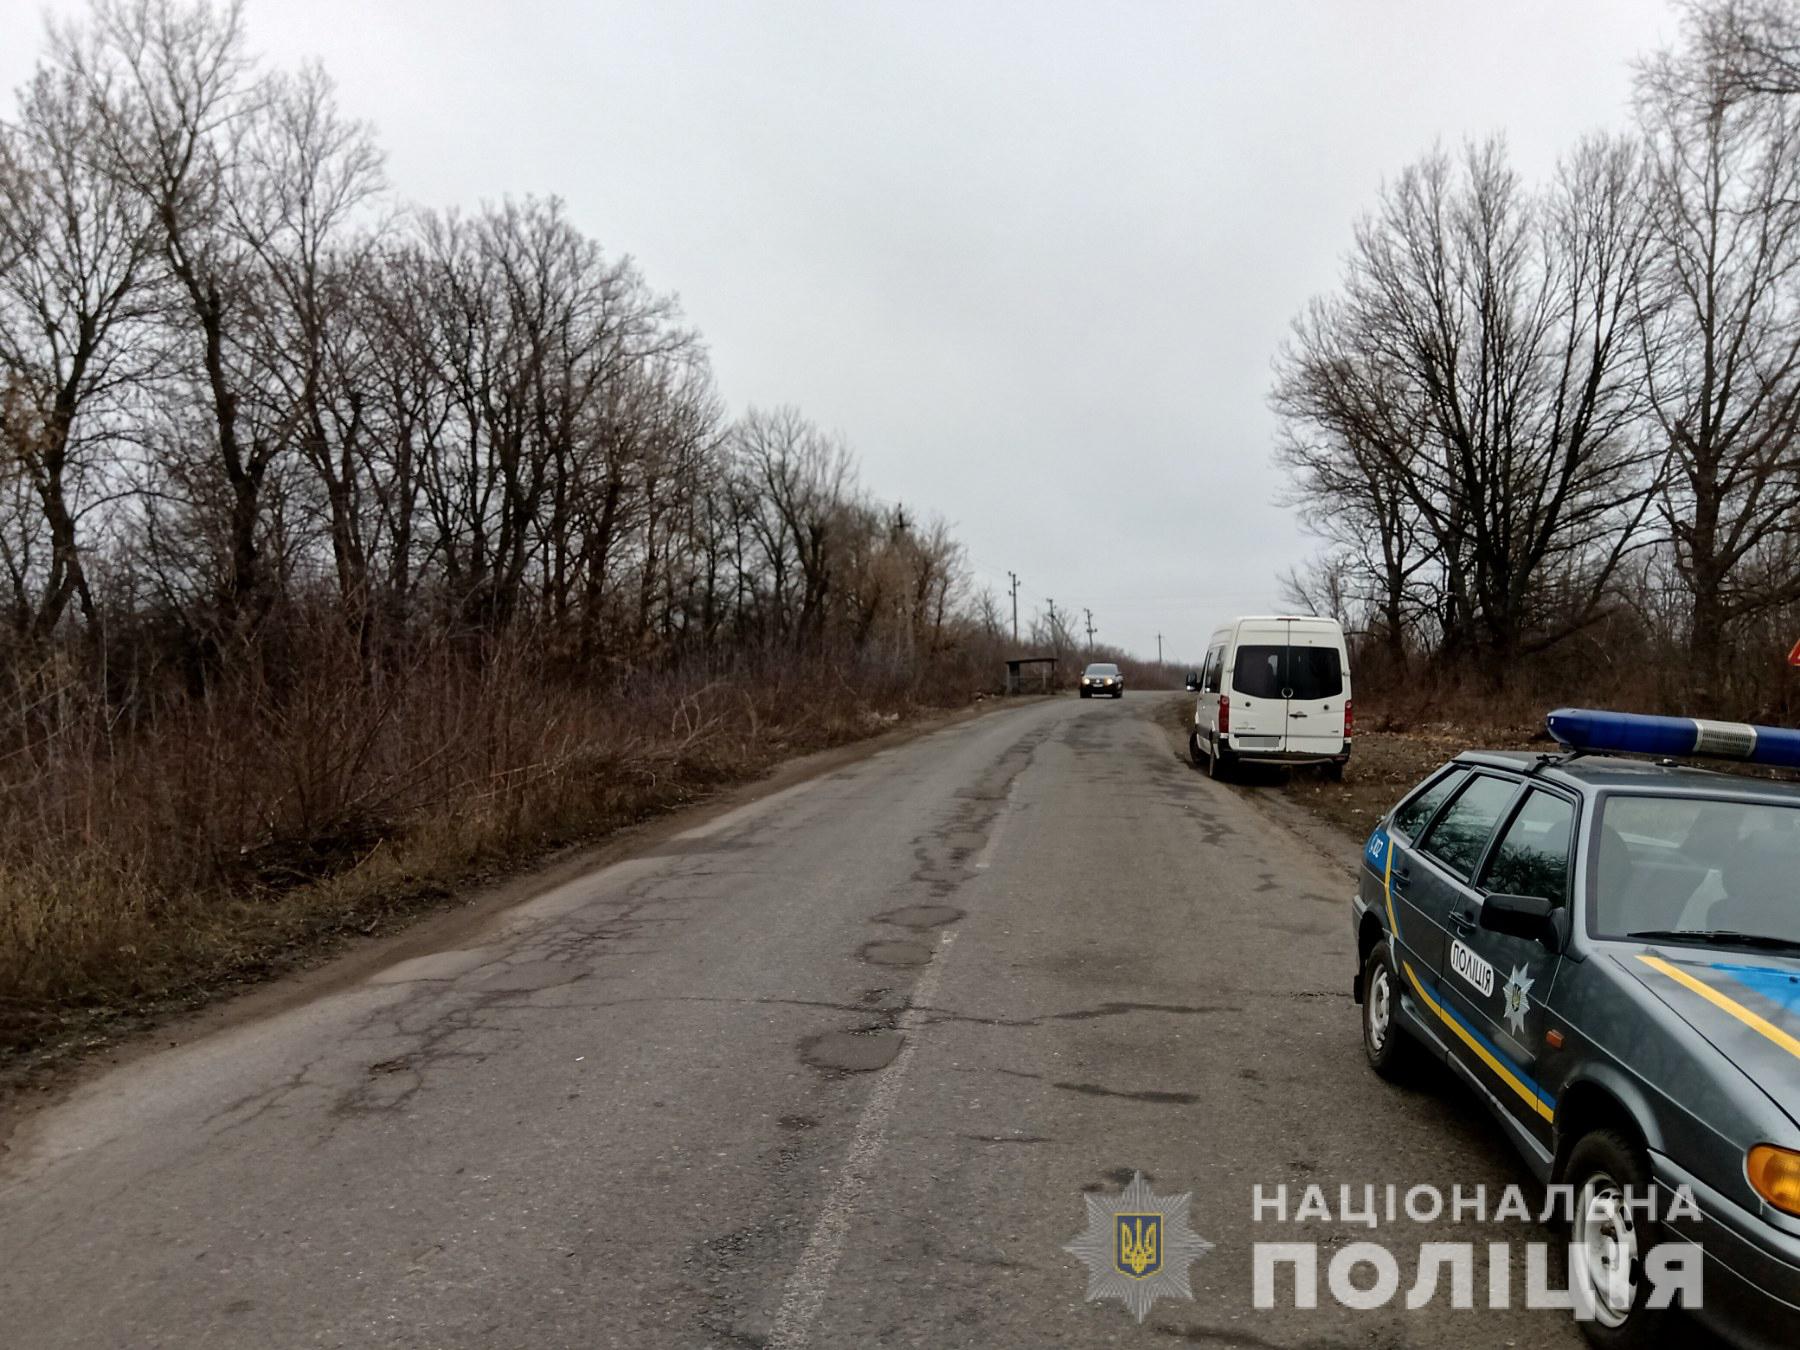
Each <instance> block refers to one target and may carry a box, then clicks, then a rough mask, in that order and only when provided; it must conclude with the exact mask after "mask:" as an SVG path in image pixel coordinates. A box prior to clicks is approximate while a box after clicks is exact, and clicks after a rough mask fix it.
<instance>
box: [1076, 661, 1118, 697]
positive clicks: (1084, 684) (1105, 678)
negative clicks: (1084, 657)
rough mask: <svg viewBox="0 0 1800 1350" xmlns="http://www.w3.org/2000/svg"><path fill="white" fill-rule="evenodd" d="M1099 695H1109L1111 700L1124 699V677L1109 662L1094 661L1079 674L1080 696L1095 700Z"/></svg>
mask: <svg viewBox="0 0 1800 1350" xmlns="http://www.w3.org/2000/svg"><path fill="white" fill-rule="evenodd" d="M1101 694H1110V695H1111V696H1112V697H1113V698H1124V697H1125V676H1124V675H1123V674H1121V673H1120V671H1119V668H1118V667H1117V666H1115V665H1112V664H1111V663H1109V662H1104V661H1096V662H1095V663H1094V664H1093V665H1091V666H1089V667H1088V668H1087V669H1086V670H1084V671H1082V672H1081V696H1082V697H1083V698H1097V697H1099V696H1100V695H1101Z"/></svg>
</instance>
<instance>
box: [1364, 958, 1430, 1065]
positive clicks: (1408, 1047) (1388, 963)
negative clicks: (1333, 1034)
mask: <svg viewBox="0 0 1800 1350" xmlns="http://www.w3.org/2000/svg"><path fill="white" fill-rule="evenodd" d="M1362 1042H1363V1055H1364V1057H1365V1058H1367V1059H1368V1061H1369V1067H1370V1068H1371V1069H1373V1070H1375V1072H1376V1073H1378V1074H1380V1075H1381V1076H1382V1077H1383V1078H1385V1079H1387V1080H1388V1081H1389V1082H1390V1083H1396V1082H1401V1081H1403V1080H1404V1079H1405V1078H1406V1077H1407V1075H1408V1074H1409V1073H1411V1072H1412V1070H1413V1068H1414V1067H1415V1066H1416V1065H1417V1063H1418V1054H1419V1046H1418V1043H1417V1042H1416V1041H1414V1040H1413V1038H1412V1037H1411V1036H1410V1035H1408V1034H1407V1032H1406V1030H1405V1029H1404V1028H1403V1027H1402V1026H1401V1025H1400V972H1399V971H1398V970H1396V969H1395V968H1394V957H1393V953H1391V952H1390V951H1389V950H1388V945H1387V942H1386V940H1385V939H1384V940H1382V941H1381V942H1378V943H1376V944H1375V949H1374V950H1373V951H1371V952H1370V953H1369V959H1368V960H1367V961H1365V962H1364V963H1363V1000H1362Z"/></svg>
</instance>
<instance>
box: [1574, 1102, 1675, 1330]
mask: <svg viewBox="0 0 1800 1350" xmlns="http://www.w3.org/2000/svg"><path fill="white" fill-rule="evenodd" d="M1564 1179H1565V1180H1566V1181H1567V1182H1568V1183H1569V1185H1570V1187H1571V1188H1572V1192H1573V1194H1574V1197H1575V1212H1574V1214H1573V1215H1572V1216H1571V1218H1572V1223H1571V1231H1570V1239H1569V1260H1570V1270H1569V1284H1570V1287H1571V1288H1574V1287H1575V1286H1576V1285H1577V1283H1579V1284H1580V1285H1581V1287H1582V1288H1583V1289H1584V1290H1585V1291H1586V1295H1585V1300H1584V1301H1585V1302H1587V1303H1588V1304H1589V1305H1590V1306H1591V1307H1592V1310H1593V1316H1592V1317H1591V1318H1586V1319H1584V1320H1583V1321H1582V1323H1581V1329H1582V1332H1583V1333H1584V1334H1585V1335H1586V1336H1587V1338H1588V1340H1589V1341H1590V1342H1592V1343H1593V1344H1595V1345H1597V1346H1602V1347H1605V1350H1640V1347H1650V1346H1657V1345H1666V1344H1671V1343H1672V1341H1671V1340H1670V1337H1672V1336H1673V1335H1674V1333H1673V1331H1672V1330H1671V1328H1670V1322H1671V1321H1672V1319H1673V1314H1672V1313H1670V1311H1669V1310H1668V1309H1666V1308H1665V1309H1652V1308H1650V1307H1647V1306H1646V1301H1647V1300H1648V1299H1649V1297H1650V1292H1651V1290H1650V1282H1649V1281H1648V1280H1647V1279H1646V1278H1645V1277H1644V1257H1645V1255H1646V1254H1647V1253H1648V1252H1649V1250H1650V1248H1651V1247H1652V1246H1654V1245H1655V1241H1656V1239H1655V1235H1654V1231H1653V1229H1652V1228H1651V1226H1650V1221H1649V1218H1648V1217H1647V1216H1646V1215H1645V1214H1643V1213H1642V1212H1641V1211H1640V1210H1638V1209H1634V1208H1633V1207H1632V1206H1631V1205H1630V1204H1629V1203H1628V1201H1630V1200H1633V1199H1638V1198H1641V1197H1644V1196H1648V1195H1650V1194H1651V1187H1652V1186H1653V1184H1654V1182H1653V1181H1652V1178H1651V1176H1650V1163H1649V1160H1648V1159H1647V1158H1645V1157H1644V1153H1643V1150H1642V1149H1640V1148H1638V1147H1637V1146H1636V1145H1635V1144H1633V1143H1632V1142H1631V1141H1630V1140H1629V1139H1627V1138H1626V1137H1625V1136H1624V1135H1622V1134H1620V1133H1619V1132H1618V1131H1616V1130H1595V1131H1594V1132H1593V1133H1592V1134H1590V1135H1587V1136H1586V1137H1585V1138H1583V1139H1582V1140H1581V1142H1580V1143H1578V1144H1576V1145H1575V1149H1574V1151H1573V1152H1572V1153H1570V1155H1569V1165H1568V1168H1567V1170H1566V1171H1565V1172H1564Z"/></svg>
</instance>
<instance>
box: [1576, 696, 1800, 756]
mask: <svg viewBox="0 0 1800 1350" xmlns="http://www.w3.org/2000/svg"><path fill="white" fill-rule="evenodd" d="M1544 725H1545V726H1546V727H1547V728H1548V729H1549V732H1550V734H1551V735H1552V736H1554V737H1555V738H1556V739H1557V740H1558V741H1560V742H1561V743H1562V744H1564V745H1566V746H1568V747H1569V748H1570V749H1571V750H1583V751H1594V752H1605V751H1616V752H1621V753H1624V754H1633V755H1708V756H1714V757H1717V758H1720V759H1741V760H1748V761H1749V762H1750V763H1752V764H1775V765H1781V766H1783V767H1785V768H1800V731H1795V730H1793V729H1792V728H1790V727H1758V726H1751V725H1750V724H1749V723H1748V722H1710V721H1704V720H1702V719H1700V718H1695V717H1646V716H1645V715H1643V714H1642V713H1620V712H1599V711H1595V710H1593V709H1590V708H1558V709H1557V710H1556V711H1555V712H1553V713H1551V714H1550V715H1549V716H1548V717H1546V718H1545V719H1544Z"/></svg>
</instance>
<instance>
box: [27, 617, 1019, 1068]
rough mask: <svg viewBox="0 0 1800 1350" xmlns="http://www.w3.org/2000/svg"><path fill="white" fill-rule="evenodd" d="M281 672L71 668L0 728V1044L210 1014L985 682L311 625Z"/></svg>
mask: <svg viewBox="0 0 1800 1350" xmlns="http://www.w3.org/2000/svg"><path fill="white" fill-rule="evenodd" d="M307 633H308V635H309V638H310V641H308V642H305V643H302V644H299V647H298V651H299V652H300V653H302V655H300V656H299V657H298V658H297V659H296V660H295V661H294V662H293V663H292V664H290V665H288V666H285V667H284V668H283V669H282V670H281V671H280V672H279V678H276V677H274V676H273V675H272V674H271V673H269V672H260V673H259V672H257V671H256V668H255V667H254V666H252V667H249V668H248V672H247V671H246V670H245V669H244V668H236V669H234V671H233V672H232V673H231V674H228V675H221V676H218V677H217V678H214V679H212V680H209V681H208V683H207V685H206V687H205V688H204V689H203V690H202V691H200V692H198V693H191V692H189V691H187V690H185V689H179V688H176V689H163V690H159V691H157V692H156V693H154V694H151V693H149V692H147V691H146V692H144V693H143V694H142V697H141V700H140V706H139V707H138V708H137V709H135V710H134V711H133V712H132V713H131V714H130V715H129V716H124V715H122V714H121V712H120V710H119V709H118V708H116V707H112V708H109V707H108V705H107V704H106V703H105V702H104V701H103V700H102V699H100V698H97V697H94V696H92V695H91V694H90V693H88V692H87V691H85V690H84V689H83V687H82V686H81V685H80V684H79V683H77V682H74V681H72V680H71V679H70V678H69V676H70V672H69V670H68V668H67V665H66V663H63V662H60V661H58V660H55V659H50V660H46V661H44V662H42V663H40V664H38V665H36V666H33V667H24V666H16V667H15V668H14V670H13V672H12V676H13V679H12V686H11V689H10V690H9V694H10V697H9V699H8V701H7V704H6V706H5V708H4V710H3V713H0V745H3V746H4V754H3V756H0V1046H5V1045H10V1046H12V1047H14V1048H16V1049H22V1048H29V1047H31V1046H32V1045H34V1044H41V1043H43V1042H45V1041H48V1040H54V1039H56V1038H57V1037H58V1036H59V1035H67V1034H73V1031H72V1029H79V1028H82V1027H89V1026H92V1025H93V1024H94V1022H95V1020H96V1019H97V1018H98V1019H102V1020H103V1019H105V1018H107V1017H110V1016H113V1015H115V1014H117V1013H119V1012H122V1011H126V1010H129V1009H131V1008H135V1007H139V1006H142V1005H144V1004H145V1003H152V1004H154V1003H159V1002H169V1001H181V1000H184V999H189V998H193V997H196V996H198V995H200V994H202V993H203V992H205V991H206V990H208V989H210V988H214V987H216V986H218V985H219V984H221V983H222V982H231V981H234V980H237V979H241V978H245V977H250V976H254V975H256V974H258V973H260V972H263V971H265V970H267V969H269V968H271V967H279V966H282V965H285V964H288V963H291V962H292V961H294V960H295V959H296V958H297V957H298V956H299V955H300V954H302V953H304V952H305V951H306V950H307V949H308V948H310V947H312V946H316V945H317V944H319V943H320V942H322V941H328V940H329V939H330V937H331V936H332V935H333V934H338V933H347V932H363V931H373V930H374V929H376V928H379V927H381V926H383V925H384V924H386V923H389V922H391V921H392V920H393V919H395V918H396V917H398V916H400V915H402V914H405V913H407V912H409V911H411V910H414V909H417V908H419V907H420V906H422V905H424V904H428V903H431V902H432V901H434V900H438V899H441V898H442V897H443V896H444V895H445V894H446V892H447V890H448V888H450V887H452V886H455V885H457V884H461V883H465V882H466V881H468V880H469V879H471V878H472V877H476V876H478V875H480V874H481V873H483V872H484V871H486V870H488V869H491V868H495V867H500V866H504V865H506V864H508V863H512V862H516V861H517V860H520V859H522V858H528V857H530V856H533V855H534V854H538V853H541V852H542V851H543V850H545V849H548V848H552V847H555V846H557V845H561V844H566V843H569V842H572V841H576V840H581V839H586V838H592V837H594V836H596V835H598V834H601V833H603V832H605V831H607V830H610V829H613V828H616V827H617V826H619V825H622V824H626V823H629V822H632V821H635V820H638V819H641V818H643V817H644V816H646V815H648V814H651V813H654V812H657V811H660V810H663V809H666V808H668V807H670V806H673V805H677V804H680V803H682V802H684V801H688V800H691V799H693V798H695V797H696V796H699V795H701V794H704V793H706V792H708V791H711V790H713V789H716V788H718V787H720V786H722V785H725V784H730V783H735V782H739V781H743V780H745V779H747V778H749V777H752V776H754V775H756V774H758V773H760V772H762V771H764V770H766V769H767V768H768V767H769V766H770V765H771V764H772V763H774V762H775V761H777V760H778V759H780V758H782V757H784V756H788V755H792V754H795V753H800V752H805V751H809V750H814V749H819V748H824V747H828V746H831V745H835V744H839V743H843V742H846V741H849V740H853V739H856V738H859V737H863V736H866V735H869V734H871V733H872V732H874V731H878V730H881V729H883V728H885V727H888V726H891V725H893V724H894V723H895V722H897V721H898V720H899V718H901V717H903V716H907V715H910V714H913V713H916V712H917V711H918V710H920V709H921V708H922V707H925V706H930V705H942V704H959V703H964V702H966V701H968V699H969V698H970V697H971V695H972V694H973V693H974V692H975V690H976V688H977V687H978V686H977V685H976V684H975V683H974V681H975V680H976V678H977V677H978V671H979V670H985V671H987V677H986V682H987V683H988V684H989V685H991V684H992V683H993V676H992V670H993V669H994V668H995V667H994V666H993V665H992V664H991V663H990V662H987V661H978V660H977V658H976V657H975V656H974V654H973V649H972V648H960V649H956V650H953V651H947V652H945V653H944V654H943V656H942V657H941V658H940V659H939V660H937V661H935V662H934V663H933V664H932V665H931V666H929V667H912V666H908V665H903V664H901V663H897V662H893V661H888V660H880V659H872V658H870V657H869V656H868V655H867V654H863V655H859V654H857V653H856V652H854V651H833V650H829V649H819V650H816V651H813V652H811V653H809V654H807V655H805V656H796V655H795V654H794V653H793V652H792V651H790V650H783V649H763V650H757V649H744V650H740V651H735V652H732V653H730V654H728V655H719V656H714V657H712V658H709V659H699V658H696V659H692V660H688V661H685V662H683V661H676V662H672V663H671V664H669V665H667V666H666V667H664V668H661V669H656V670H643V671H639V672H636V673H634V674H630V675H625V676H619V675H609V676H605V677H599V678H585V679H584V678H581V677H579V676H578V675H573V674H571V673H569V672H568V671H566V670H556V669H553V668H551V666H550V663H549V662H547V660H546V658H545V657H544V655H543V644H542V643H541V642H538V641H536V640H534V639H533V637H532V635H530V634H528V633H514V634H509V635H507V636H506V637H505V638H503V639H497V640H494V641H492V642H487V643H482V644H478V645H477V646H476V647H475V648H474V649H473V650H469V649H466V648H462V647H459V646H458V645H457V644H454V643H451V642H448V641H443V640H423V641H421V642H420V643H419V645H418V646H417V648H416V649H414V650H411V651H408V652H406V653H405V654H404V655H403V656H401V655H396V657H395V658H394V659H393V661H392V662H391V663H390V664H386V665H379V666H376V667H373V668H370V667H365V666H364V665H362V664H361V663H360V660H359V656H358V653H357V650H356V645H355V642H354V640H353V639H352V638H351V637H349V636H347V635H345V634H344V633H343V631H342V630H341V628H337V627H336V626H334V625H333V624H332V623H331V622H330V621H329V619H328V618H319V619H317V620H316V621H315V622H313V623H312V624H311V625H310V626H309V627H308V628H307Z"/></svg>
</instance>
